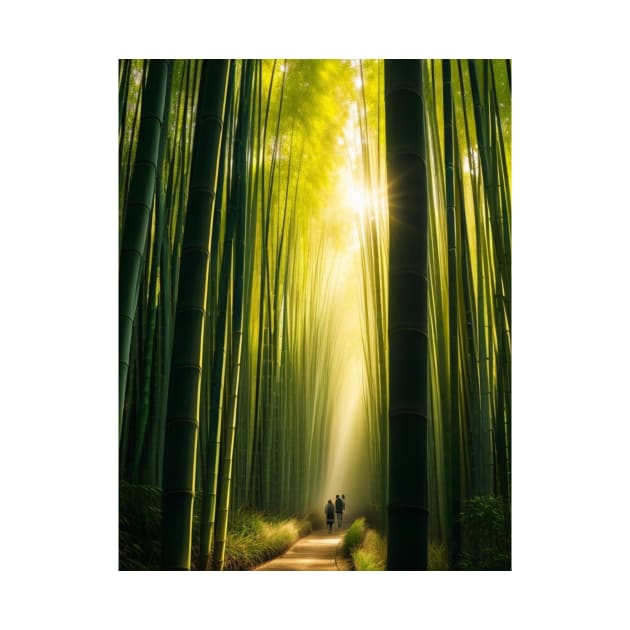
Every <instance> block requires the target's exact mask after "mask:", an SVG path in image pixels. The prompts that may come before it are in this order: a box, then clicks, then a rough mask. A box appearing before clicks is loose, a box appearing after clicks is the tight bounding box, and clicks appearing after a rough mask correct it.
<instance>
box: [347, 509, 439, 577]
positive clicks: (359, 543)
mask: <svg viewBox="0 0 630 630" xmlns="http://www.w3.org/2000/svg"><path fill="white" fill-rule="evenodd" d="M342 548H343V551H344V553H345V555H346V556H347V557H350V558H352V564H353V566H354V569H355V570H356V571H385V567H386V565H387V540H386V538H385V537H383V536H381V534H379V533H378V532H377V531H376V530H374V529H370V528H368V527H367V526H366V522H365V519H364V518H363V517H361V518H358V519H356V520H355V521H354V522H353V523H352V525H350V527H349V528H348V530H347V531H346V534H345V536H344V539H343V547H342ZM427 570H428V571H448V554H447V552H446V547H445V546H444V545H439V544H433V543H431V544H429V556H428V566H427Z"/></svg>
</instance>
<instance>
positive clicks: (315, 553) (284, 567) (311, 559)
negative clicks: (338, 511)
mask: <svg viewBox="0 0 630 630" xmlns="http://www.w3.org/2000/svg"><path fill="white" fill-rule="evenodd" d="M344 521H346V519H345V515H344ZM348 522H351V521H348ZM347 528H348V526H347V523H346V522H344V525H343V527H342V528H341V529H339V528H337V524H336V523H335V525H334V527H333V531H332V533H331V534H329V533H328V530H327V529H317V530H315V531H314V532H313V533H312V534H309V535H308V536H305V537H304V538H300V540H298V541H297V542H296V543H295V544H294V545H293V547H291V548H290V549H289V550H288V551H286V552H285V553H284V554H282V555H281V556H278V557H277V558H274V559H273V560H270V561H269V562H265V564H261V565H260V566H259V567H256V569H254V571H349V570H350V564H349V562H348V561H347V560H346V559H345V558H344V557H343V555H342V553H341V545H342V543H343V536H344V534H345V533H346V529H347Z"/></svg>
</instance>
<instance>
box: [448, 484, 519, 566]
mask: <svg viewBox="0 0 630 630" xmlns="http://www.w3.org/2000/svg"><path fill="white" fill-rule="evenodd" d="M506 520H507V519H506V517H505V513H504V503H503V500H502V498H501V497H493V496H477V497H473V498H472V499H469V500H468V501H466V502H465V503H464V510H463V512H462V513H461V514H460V522H461V524H462V555H461V558H460V563H459V568H460V569H461V570H464V571H509V570H510V568H511V554H510V532H509V526H506Z"/></svg>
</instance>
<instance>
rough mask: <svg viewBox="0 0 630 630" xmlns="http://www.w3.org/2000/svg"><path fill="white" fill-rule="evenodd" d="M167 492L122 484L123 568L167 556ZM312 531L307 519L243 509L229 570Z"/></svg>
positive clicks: (142, 566) (151, 567)
mask: <svg viewBox="0 0 630 630" xmlns="http://www.w3.org/2000/svg"><path fill="white" fill-rule="evenodd" d="M161 502H162V498H161V492H160V490H159V489H158V488H153V487H149V486H134V485H130V484H127V483H124V482H123V483H121V484H120V494H119V568H120V570H121V571H158V570H160V556H161V521H162V512H161ZM310 532H311V523H310V521H308V520H307V519H302V518H297V517H293V518H287V519H280V518H274V517H269V516H265V515H263V514H260V513H257V512H253V511H247V510H242V511H238V512H236V514H234V516H233V517H231V518H230V522H229V527H228V534H227V542H226V549H225V565H224V570H226V571H246V570H249V569H252V568H254V567H256V566H258V565H259V564H262V563H263V562H266V561H267V560H271V559H272V558H275V557H276V556H279V555H280V554H282V553H283V552H284V551H286V550H287V549H288V548H289V547H291V545H293V543H295V542H296V541H297V540H298V539H299V538H301V537H302V536H305V535H306V534H309V533H310ZM198 540H199V520H198V517H197V515H196V514H195V515H194V516H193V551H192V568H193V569H194V568H195V565H196V560H197V553H198V551H197V548H196V544H195V543H197V541H198Z"/></svg>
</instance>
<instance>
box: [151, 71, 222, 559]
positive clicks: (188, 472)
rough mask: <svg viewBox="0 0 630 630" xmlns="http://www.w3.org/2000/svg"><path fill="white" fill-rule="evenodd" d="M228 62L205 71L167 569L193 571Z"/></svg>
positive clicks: (175, 406) (173, 387)
mask: <svg viewBox="0 0 630 630" xmlns="http://www.w3.org/2000/svg"><path fill="white" fill-rule="evenodd" d="M227 71H228V62H227V61H206V62H204V63H203V66H202V77H201V88H200V97H199V105H198V110H197V124H196V130H195V144H194V147H193V157H192V166H191V169H192V171H191V178H190V192H189V195H188V208H187V212H186V227H185V230H184V242H183V247H182V254H181V258H182V262H181V274H180V288H179V295H178V298H177V315H176V319H175V331H174V339H173V359H172V364H171V376H170V382H169V397H168V412H167V424H166V439H165V451H164V479H163V489H162V492H163V499H162V503H163V507H162V531H163V543H162V566H163V568H165V569H184V570H186V569H189V568H190V559H191V533H192V509H193V500H194V494H195V466H196V449H197V431H198V426H199V404H200V382H201V367H202V361H203V356H202V355H203V353H202V348H203V341H204V324H205V314H206V312H205V309H206V298H207V290H208V274H209V259H210V242H211V236H212V216H213V214H212V210H213V203H214V195H215V190H216V178H217V171H218V156H219V148H220V145H221V133H222V127H223V110H224V105H225V96H226V78H227Z"/></svg>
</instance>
